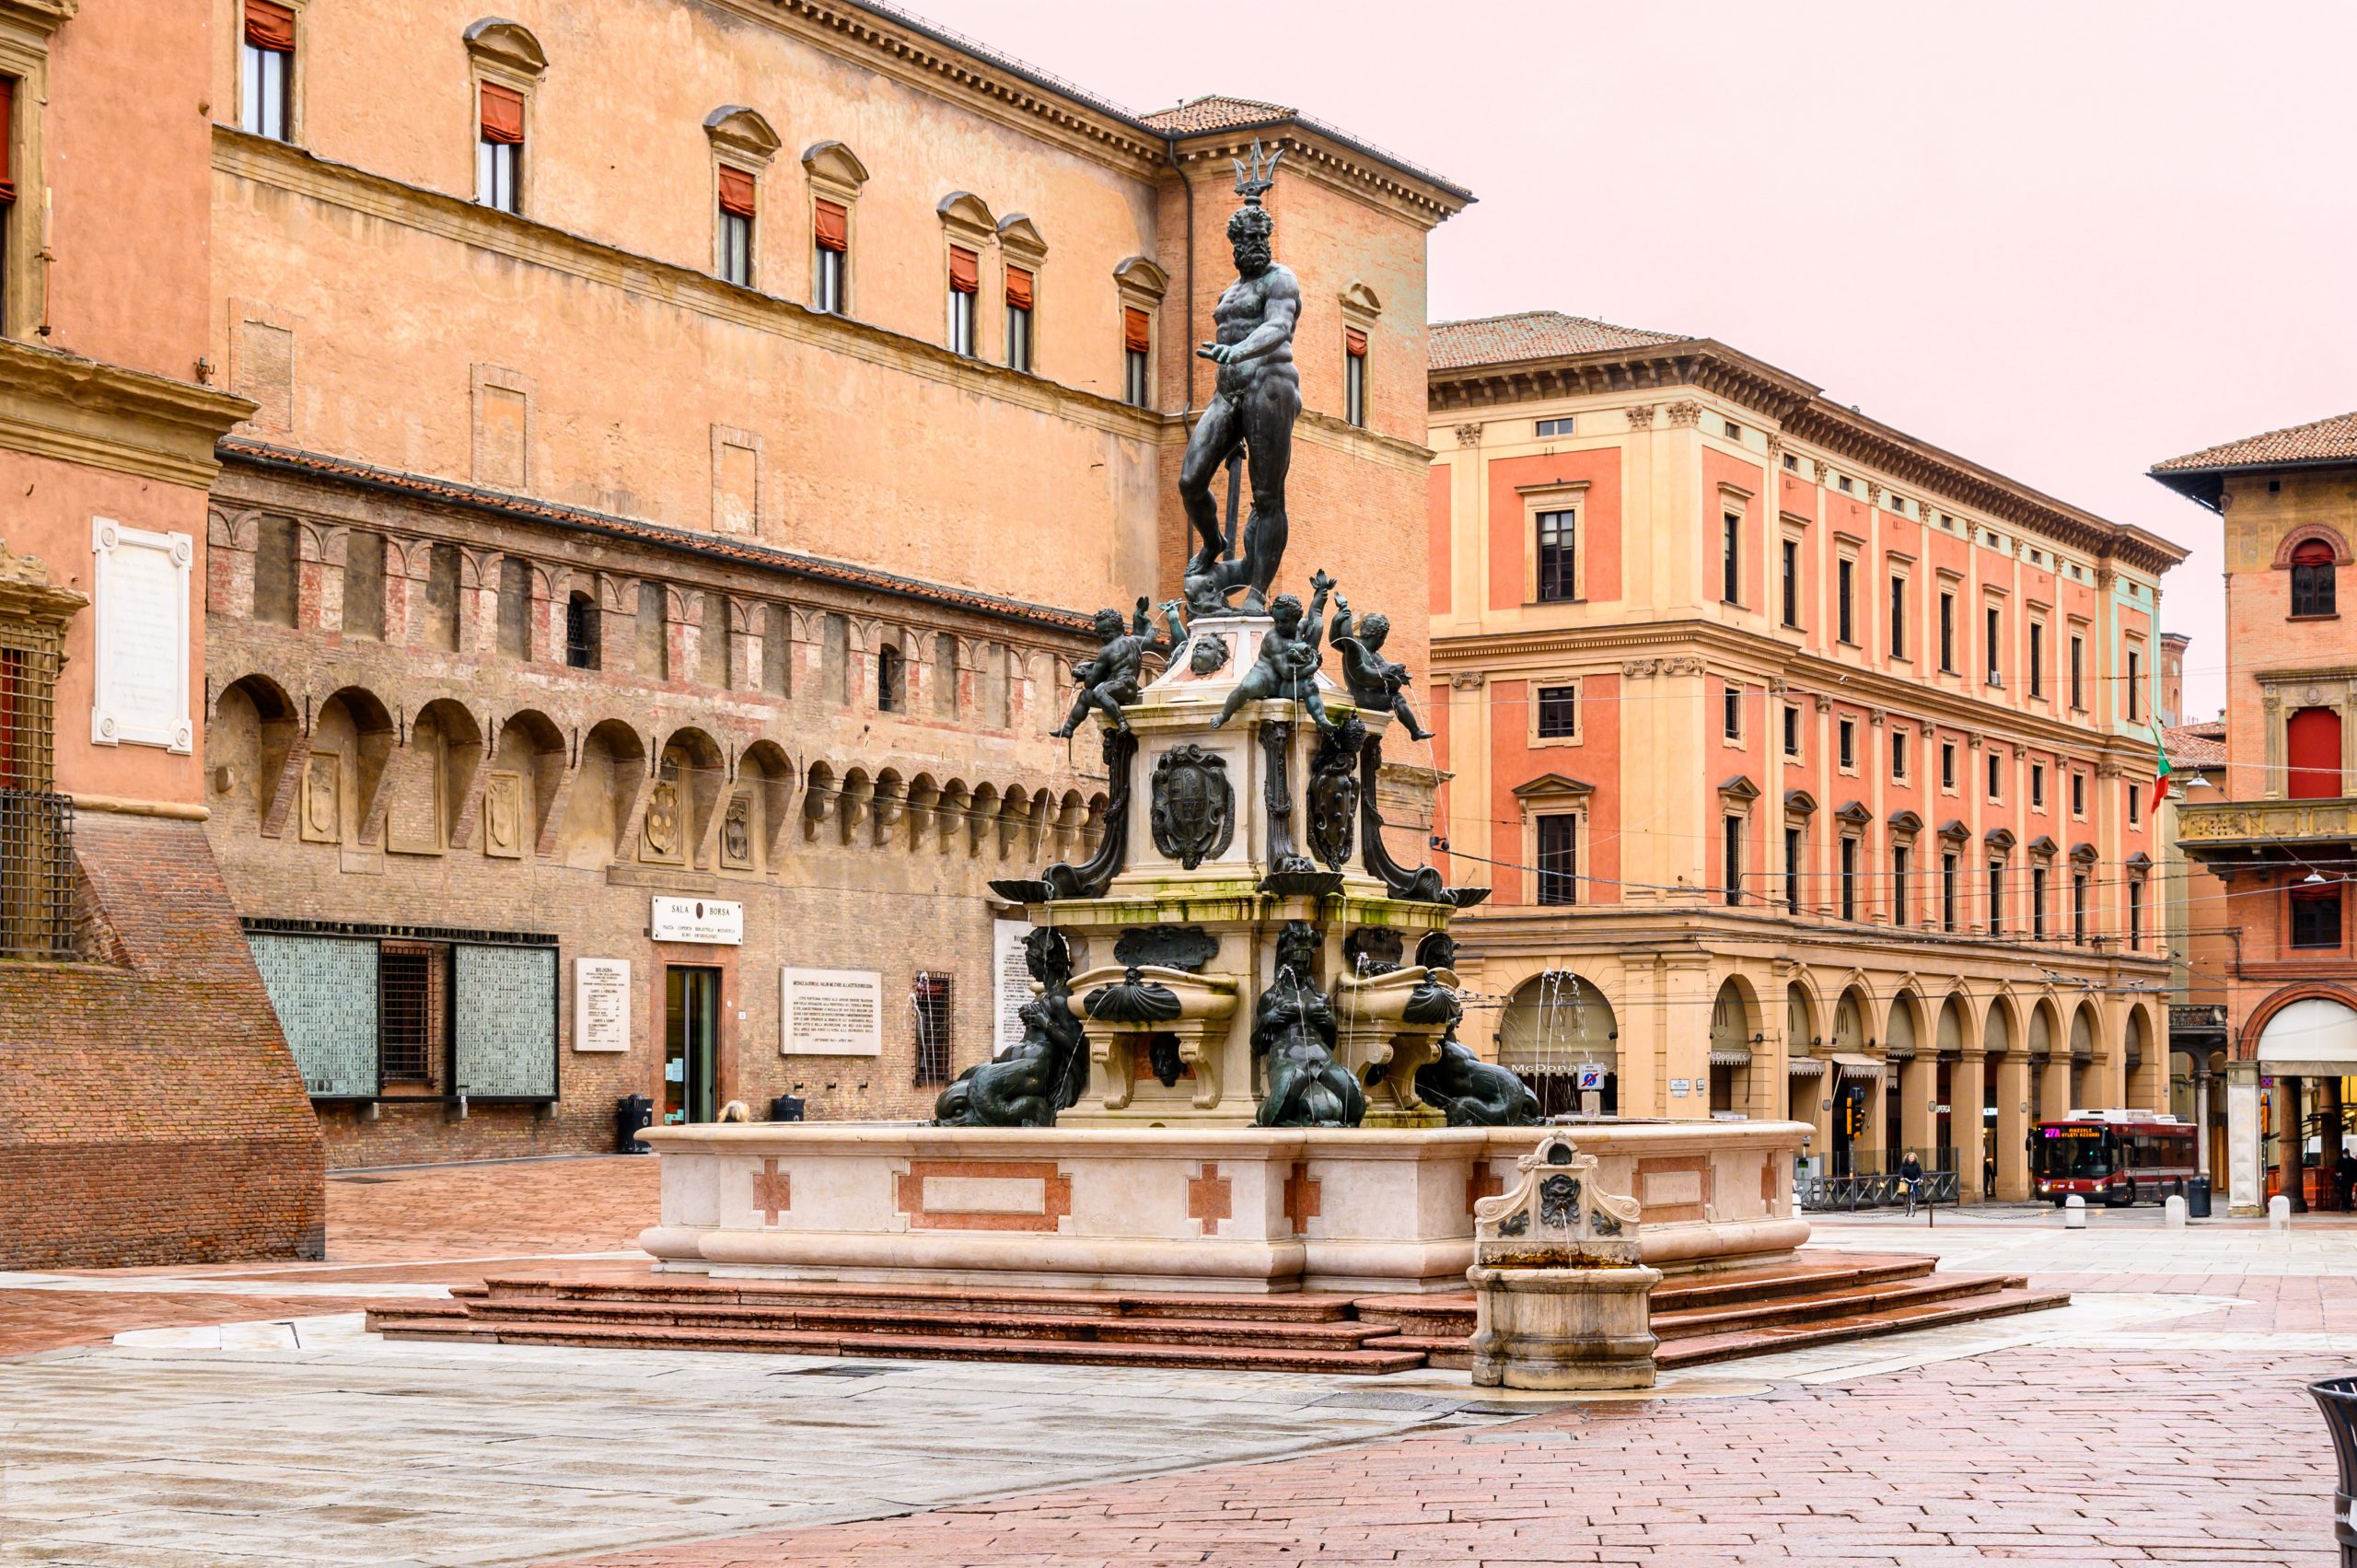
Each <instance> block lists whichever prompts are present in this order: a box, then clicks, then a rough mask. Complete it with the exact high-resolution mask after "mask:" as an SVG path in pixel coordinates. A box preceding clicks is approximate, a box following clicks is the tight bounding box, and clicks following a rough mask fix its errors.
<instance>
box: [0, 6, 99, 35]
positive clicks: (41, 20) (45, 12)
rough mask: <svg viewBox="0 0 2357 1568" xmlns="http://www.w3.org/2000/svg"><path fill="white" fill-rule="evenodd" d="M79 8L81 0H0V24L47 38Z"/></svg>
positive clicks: (69, 19) (70, 18)
mask: <svg viewBox="0 0 2357 1568" xmlns="http://www.w3.org/2000/svg"><path fill="white" fill-rule="evenodd" d="M81 8H82V7H81V0H0V25H6V26H9V27H13V28H16V29H18V30H20V31H24V32H29V33H31V34H32V35H33V36H34V37H36V38H47V37H48V36H49V35H50V34H52V33H53V32H55V31H56V30H57V29H59V28H61V27H64V25H65V24H66V23H67V22H70V21H72V20H73V19H74V14H75V12H76V11H78V10H80V9H81Z"/></svg>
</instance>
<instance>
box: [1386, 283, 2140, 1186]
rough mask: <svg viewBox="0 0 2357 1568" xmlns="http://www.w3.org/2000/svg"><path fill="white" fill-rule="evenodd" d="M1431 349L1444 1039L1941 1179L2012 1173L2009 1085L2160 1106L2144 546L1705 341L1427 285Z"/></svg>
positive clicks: (2021, 1099)
mask: <svg viewBox="0 0 2357 1568" xmlns="http://www.w3.org/2000/svg"><path fill="white" fill-rule="evenodd" d="M1430 389H1431V419H1432V432H1433V434H1432V444H1433V446H1434V449H1435V451H1436V453H1437V454H1438V455H1437V456H1436V458H1435V459H1434V466H1433V469H1432V472H1431V493H1430V497H1429V500H1430V505H1431V515H1432V523H1431V535H1430V537H1431V544H1432V563H1431V590H1432V599H1431V610H1432V618H1433V620H1432V628H1433V631H1432V634H1433V663H1432V673H1431V679H1430V707H1431V710H1432V712H1433V714H1434V716H1433V719H1432V721H1431V723H1432V726H1433V727H1434V730H1435V731H1436V732H1437V737H1436V739H1435V741H1434V748H1435V758H1436V761H1437V763H1438V765H1439V766H1440V767H1441V768H1443V769H1444V770H1445V771H1446V775H1447V782H1446V784H1445V785H1444V786H1443V789H1442V810H1441V817H1440V822H1439V825H1438V826H1437V827H1436V830H1435V832H1436V835H1437V836H1439V837H1441V838H1442V839H1443V840H1444V841H1445V843H1446V849H1447V851H1448V855H1447V858H1448V861H1449V864H1450V867H1451V879H1452V881H1455V882H1477V881H1488V882H1489V883H1491V884H1492V887H1493V888H1494V889H1495V892H1494V894H1493V896H1492V899H1491V900H1490V901H1489V902H1488V903H1487V904H1486V905H1484V906H1482V907H1481V908H1480V909H1479V910H1478V911H1476V912H1473V914H1471V915H1470V916H1469V918H1467V919H1466V920H1465V921H1463V922H1461V923H1460V927H1459V929H1460V931H1461V933H1462V935H1463V947H1462V949H1461V953H1462V955H1463V956H1462V958H1461V961H1460V969H1461V970H1462V971H1463V972H1464V974H1465V976H1466V979H1467V981H1468V983H1469V984H1470V985H1471V986H1473V987H1475V988H1476V989H1477V990H1478V991H1479V992H1480V993H1482V998H1483V1002H1484V1003H1485V1004H1486V1005H1483V1006H1478V1007H1476V1008H1475V1009H1474V1010H1473V1012H1472V1014H1471V1016H1469V1019H1468V1026H1469V1027H1468V1036H1469V1039H1470V1038H1473V1037H1474V1036H1476V1035H1477V1034H1487V1035H1488V1036H1489V1037H1490V1040H1489V1044H1490V1046H1491V1047H1492V1049H1493V1050H1494V1051H1495V1052H1496V1053H1497V1055H1498V1056H1499V1057H1500V1059H1502V1060H1504V1062H1506V1063H1509V1064H1511V1065H1514V1066H1515V1067H1516V1068H1517V1069H1519V1070H1521V1071H1523V1072H1524V1073H1525V1074H1527V1075H1529V1076H1530V1077H1531V1078H1532V1079H1533V1081H1534V1083H1535V1084H1537V1085H1538V1086H1540V1087H1541V1089H1542V1094H1543V1095H1544V1096H1545V1098H1547V1100H1548V1103H1549V1104H1550V1108H1551V1109H1579V1108H1580V1107H1581V1103H1582V1096H1583V1094H1585V1095H1592V1096H1594V1097H1595V1099H1594V1101H1593V1102H1591V1103H1595V1104H1596V1106H1597V1108H1598V1109H1607V1110H1613V1109H1617V1110H1618V1111H1619V1112H1620V1113H1621V1114H1624V1115H1649V1116H1668V1117H1703V1116H1750V1117H1763V1116H1785V1115H1790V1116H1792V1117H1794V1118H1795V1119H1797V1120H1800V1121H1812V1122H1814V1123H1816V1125H1817V1130H1818V1131H1817V1137H1816V1138H1815V1139H1814V1140H1813V1142H1812V1152H1813V1157H1815V1158H1817V1159H1818V1160H1820V1161H1822V1162H1824V1165H1823V1167H1822V1168H1825V1169H1827V1170H1829V1171H1831V1172H1835V1173H1840V1172H1842V1171H1845V1170H1847V1171H1860V1172H1863V1171H1868V1170H1872V1169H1875V1168H1879V1167H1882V1166H1884V1165H1886V1164H1888V1163H1892V1162H1895V1161H1896V1159H1897V1157H1898V1154H1899V1152H1900V1151H1902V1150H1905V1149H1914V1150H1916V1151H1918V1152H1919V1153H1921V1154H1922V1155H1923V1156H1925V1160H1926V1164H1927V1165H1928V1164H1930V1163H1931V1162H1932V1160H1933V1158H1935V1157H1937V1158H1942V1159H1946V1160H1952V1161H1953V1162H1954V1164H1955V1168H1956V1169H1957V1171H1958V1177H1959V1181H1958V1185H1959V1189H1960V1191H1962V1192H1963V1193H1964V1194H1965V1196H1966V1197H1967V1198H1968V1199H1977V1198H1978V1197H1980V1195H1981V1194H1982V1193H1983V1192H1984V1191H1988V1190H1989V1187H1990V1185H1991V1182H1992V1181H1993V1186H1994V1191H1995V1193H1996V1195H1998V1196H2000V1197H2005V1198H2019V1197H2023V1196H2026V1194H2027V1192H2028V1173H2027V1164H2026V1155H2025V1145H2026V1132H2027V1128H2028V1125H2029V1123H2030V1122H2031V1121H2034V1120H2035V1119H2036V1118H2038V1116H2040V1115H2056V1114H2061V1112H2062V1111H2064V1110H2065V1109H2073V1108H2094V1107H2136V1108H2149V1109H2165V1106H2166V1100H2167V1096H2168V1076H2167V1063H2166V1054H2165V1052H2166V1045H2165V1041H2166V1039H2167V1034H2166V1026H2165V1006H2164V1004H2165V986H2166V978H2167V970H2166V965H2165V958H2164V955H2163V944H2162V911H2161V905H2160V900H2159V897H2158V889H2157V887H2156V885H2155V883H2154V859H2155V857H2156V855H2157V854H2158V848H2157V841H2156V839H2155V837H2154V821H2153V818H2152V812H2151V807H2152V789H2151V785H2152V779H2153V770H2154V744H2153V739H2152V734H2151V726H2152V725H2153V723H2154V708H2153V703H2154V698H2155V695H2156V692H2157V679H2156V678H2157V675H2158V670H2159V661H2158V652H2159V649H2158V645H2157V630H2158V628H2157V616H2158V610H2159V602H2160V588H2159V578H2160V575H2161V574H2162V573H2163V572H2165V570H2166V569H2167V568H2168V567H2169V566H2170V565H2171V564H2173V563H2176V562H2177V561H2178V560H2180V559H2182V552H2179V551H2177V550H2176V549H2175V548H2174V547H2172V546H2170V545H2168V544H2167V543H2165V541H2163V540H2159V539H2157V538H2155V537H2154V536H2153V535H2150V534H2147V533H2144V532H2142V531H2141V530H2138V529H2135V528H2129V527H2124V526H2121V525H2119V524H2115V523H2112V522H2109V521H2107V520H2106V519H2104V518H2101V517H2095V516H2093V515H2092V514H2089V513H2086V512H2084V511H2082V510H2080V509H2078V508H2076V507H2073V506H2071V505H2067V504H2065V503H2062V502H2060V501H2056V500H2054V499H2052V498H2050V497H2048V496H2045V495H2042V494H2038V492H2036V491H2033V490H2031V489H2029V488H2028V487H2026V486H2024V485H2021V484H2019V483H2016V482H2014V481H2012V480H2009V479H2007V478H2005V477H2004V476H2003V475H2001V474H1997V473H1995V472H1992V471H1991V470H1988V469H1985V468H1983V467H1980V465H1978V464H1975V463H1973V462H1971V461H1969V460H1968V459H1962V458H1958V457H1956V456H1954V455H1952V454H1949V453H1946V452H1944V451H1941V450H1940V449H1938V448H1936V447H1931V446H1929V445H1927V444H1925V443H1923V442H1921V441H1919V440H1917V439H1915V438H1913V437H1911V436H1908V435H1906V434H1904V433H1902V432H1899V431H1897V430H1894V429H1891V428H1889V427H1887V426H1886V425H1882V424H1878V423H1876V422H1875V421H1874V420H1872V419H1869V418H1867V417H1865V416H1864V415H1861V414H1859V413H1857V412H1855V411H1853V410H1851V409H1848V408H1844V407H1840V406H1839V405H1836V404H1834V403H1832V402H1830V401H1828V400H1827V399H1825V398H1824V397H1823V396H1822V395H1821V394H1820V393H1819V392H1818V390H1817V388H1815V387H1814V386H1811V385H1809V384H1808V383H1806V382H1805V381H1802V380H1801V379H1799V378H1798V377H1794V376H1792V375H1790V374H1788V373H1786V372H1783V371H1782V370H1779V369H1776V368H1775V367H1773V366H1768V365H1765V364H1762V363H1760V362H1759V361H1757V360H1754V359H1751V358H1749V357H1748V356H1747V355H1744V354H1741V353H1739V352H1737V351H1736V350H1734V349H1731V348H1728V347H1726V346H1725V345H1724V344H1720V343H1713V342H1708V341H1703V340H1694V339H1687V338H1680V337H1677V336H1675V335H1673V334H1666V333H1658V332H1645V331H1631V330H1628V329H1622V328H1617V327H1611V326H1608V325H1606V324H1604V323H1600V322H1593V321H1585V320H1582V319H1576V318H1570V317H1564V316H1560V315H1556V314H1554V313H1551V312H1539V313H1533V314H1529V315H1525V316H1517V317H1507V318H1499V319H1490V320H1483V321H1470V322H1450V323H1439V324H1435V326H1434V329H1433V360H1432V372H1431V380H1430ZM1476 1020H1481V1022H1480V1024H1478V1025H1477V1023H1476Z"/></svg>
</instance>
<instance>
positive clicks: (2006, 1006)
mask: <svg viewBox="0 0 2357 1568" xmlns="http://www.w3.org/2000/svg"><path fill="white" fill-rule="evenodd" d="M2025 1043H2026V1042H2025V1041H2024V1040H2023V1039H2022V1034H2021V1005H2020V1004H2019V1002H2017V1001H2016V1000H2015V999H2014V993H2012V992H2010V991H2000V992H1998V993H1996V994H1995V995H1994V996H1991V998H1990V999H1989V1007H1988V1011H1986V1012H1985V1013H1983V1014H1982V1015H1981V1016H1980V1049H1981V1051H1982V1052H1983V1053H1984V1054H1986V1055H1989V1056H1992V1057H2010V1056H2013V1055H2014V1054H2016V1053H2018V1052H2020V1051H2023V1050H2024V1048H2025Z"/></svg>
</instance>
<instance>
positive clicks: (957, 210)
mask: <svg viewBox="0 0 2357 1568" xmlns="http://www.w3.org/2000/svg"><path fill="white" fill-rule="evenodd" d="M933 210H934V211H935V213H937V214H939V215H940V216H941V221H942V223H943V225H944V226H946V227H948V228H949V229H950V230H952V231H953V232H956V233H958V234H961V235H963V236H964V237H965V238H969V239H971V240H973V241H974V242H975V243H977V244H980V243H981V242H983V241H986V240H988V239H989V238H991V237H992V236H993V235H995V234H996V233H997V232H998V219H997V218H995V217H993V216H992V215H991V209H990V204H989V203H986V202H984V201H983V200H982V199H981V197H980V196H977V195H975V194H974V193H973V192H971V191H952V192H949V194H947V195H946V196H944V197H943V198H941V200H940V201H939V202H937V203H935V205H934V209H933Z"/></svg>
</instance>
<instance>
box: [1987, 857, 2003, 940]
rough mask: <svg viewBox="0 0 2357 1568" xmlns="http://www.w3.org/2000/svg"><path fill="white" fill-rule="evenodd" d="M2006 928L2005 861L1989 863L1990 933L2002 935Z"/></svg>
mask: <svg viewBox="0 0 2357 1568" xmlns="http://www.w3.org/2000/svg"><path fill="white" fill-rule="evenodd" d="M2004 930H2005V863H2004V862H2003V861H2002V860H1992V861H1991V862H1990V863H1989V935H1991V936H2000V935H2003V934H2004Z"/></svg>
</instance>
